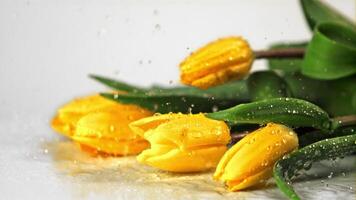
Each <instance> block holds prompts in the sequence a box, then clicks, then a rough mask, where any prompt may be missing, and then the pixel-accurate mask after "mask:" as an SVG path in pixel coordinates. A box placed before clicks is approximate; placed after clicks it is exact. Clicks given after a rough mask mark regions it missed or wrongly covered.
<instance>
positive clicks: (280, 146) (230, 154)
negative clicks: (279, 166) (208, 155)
mask: <svg viewBox="0 0 356 200" xmlns="http://www.w3.org/2000/svg"><path fill="white" fill-rule="evenodd" d="M296 148H298V137H297V135H296V134H295V133H294V132H293V130H292V129H290V128H288V127H286V126H284V125H280V124H274V123H269V124H267V126H265V127H263V128H260V129H258V130H256V131H254V132H252V133H250V134H249V135H247V136H246V137H245V138H243V139H242V140H240V141H239V142H238V143H236V144H235V145H234V146H233V147H232V148H231V149H229V150H228V151H227V152H226V153H225V154H224V156H223V157H222V159H221V160H220V162H219V164H218V166H217V168H216V171H215V173H214V178H215V179H217V180H221V181H224V182H226V185H227V186H228V188H229V190H231V191H237V190H242V189H245V188H248V187H251V186H254V185H259V184H262V183H264V181H265V180H267V179H268V178H270V177H271V175H272V170H273V165H274V164H275V162H276V161H277V160H279V159H280V158H282V157H283V155H285V154H287V153H289V152H291V151H293V150H294V149H296Z"/></svg>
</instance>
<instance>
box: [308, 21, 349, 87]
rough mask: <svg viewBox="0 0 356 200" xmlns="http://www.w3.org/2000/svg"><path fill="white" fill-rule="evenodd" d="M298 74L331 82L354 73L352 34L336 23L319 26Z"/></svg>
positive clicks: (347, 28)
mask: <svg viewBox="0 0 356 200" xmlns="http://www.w3.org/2000/svg"><path fill="white" fill-rule="evenodd" d="M302 73H303V74H304V75H306V76H309V77H311V78H315V79H325V80H332V79H338V78H342V77H346V76H350V75H352V74H355V73H356V32H355V31H354V30H352V29H350V28H349V27H347V26H345V25H343V24H340V23H322V24H319V25H318V26H317V27H316V29H315V31H314V36H313V38H312V40H311V42H310V43H309V45H308V47H307V50H306V53H305V56H304V60H303V63H302Z"/></svg>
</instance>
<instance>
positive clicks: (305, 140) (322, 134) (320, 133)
mask: <svg viewBox="0 0 356 200" xmlns="http://www.w3.org/2000/svg"><path fill="white" fill-rule="evenodd" d="M353 134H356V125H352V126H343V127H340V128H337V129H335V130H330V131H325V130H316V131H312V132H308V133H305V134H303V135H301V136H299V146H300V147H305V146H307V145H310V144H312V143H314V142H318V141H320V140H325V139H328V138H335V137H341V136H346V135H353Z"/></svg>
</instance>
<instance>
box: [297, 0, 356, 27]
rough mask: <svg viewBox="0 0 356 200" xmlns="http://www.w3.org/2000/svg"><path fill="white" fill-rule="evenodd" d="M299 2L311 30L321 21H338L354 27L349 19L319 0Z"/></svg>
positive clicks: (302, 0)
mask: <svg viewBox="0 0 356 200" xmlns="http://www.w3.org/2000/svg"><path fill="white" fill-rule="evenodd" d="M300 3H301V5H302V9H303V12H304V16H305V18H306V20H307V22H308V25H309V27H310V29H311V30H313V29H314V27H315V26H316V25H317V24H320V23H323V22H340V23H344V24H345V25H347V26H350V27H354V28H356V27H355V24H354V23H353V22H352V21H351V20H349V19H348V18H346V17H345V16H344V15H342V14H341V13H340V12H338V11H337V10H335V9H333V8H332V7H330V6H328V5H327V4H325V3H323V2H322V1H320V0H301V1H300Z"/></svg>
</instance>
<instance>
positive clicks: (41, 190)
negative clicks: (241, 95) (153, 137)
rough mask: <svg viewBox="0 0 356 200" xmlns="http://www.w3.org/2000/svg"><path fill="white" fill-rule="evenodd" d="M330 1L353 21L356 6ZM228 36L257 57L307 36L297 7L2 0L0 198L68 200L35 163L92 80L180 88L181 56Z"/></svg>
mask: <svg viewBox="0 0 356 200" xmlns="http://www.w3.org/2000/svg"><path fill="white" fill-rule="evenodd" d="M328 2H329V3H331V4H332V5H333V6H335V7H336V8H338V9H340V10H342V11H343V12H344V13H345V14H346V15H348V16H350V18H353V19H355V16H356V14H355V7H356V6H355V1H353V0H337V1H336V0H334V1H331V0H329V1H328ZM230 35H240V36H243V37H245V38H246V39H247V40H248V41H249V42H250V44H251V46H252V47H253V48H254V49H263V48H266V47H267V46H268V45H269V44H271V43H273V42H277V41H300V40H305V39H309V38H310V37H311V33H310V31H309V29H308V27H307V25H306V22H305V20H304V17H303V16H302V12H301V8H300V6H299V4H298V1H296V0H289V1H286V0H269V1H261V0H260V1H258V0H249V1H247V0H245V1H242V0H239V1H238V0H195V1H188V0H166V1H164V0H152V1H148V0H142V1H138V0H71V1H70V0H60V1H55V0H27V1H26V0H0V150H1V151H0V159H1V160H0V194H1V197H0V198H1V199H3V198H4V197H6V198H5V199H10V197H13V198H21V197H22V196H24V197H25V198H27V199H31V198H33V197H36V195H37V197H40V198H45V197H48V196H50V197H57V198H60V197H68V196H67V190H66V189H64V188H66V187H68V186H65V185H64V186H61V184H62V183H60V182H58V180H57V179H56V178H54V177H53V176H54V175H53V172H52V169H51V168H50V167H49V165H50V164H49V162H50V158H48V157H46V156H43V160H42V161H43V162H39V161H38V160H36V156H37V153H38V152H39V151H42V149H41V148H40V147H39V146H40V143H41V142H43V141H48V140H51V139H52V138H53V137H55V136H53V135H54V133H53V132H52V131H51V130H50V129H49V127H48V121H49V120H50V118H51V117H52V115H53V114H54V112H55V110H56V108H58V106H60V105H61V104H63V103H64V102H66V101H68V100H70V99H72V98H73V97H75V96H80V95H83V94H87V93H90V92H97V91H102V90H104V87H102V86H100V85H99V84H97V83H95V82H94V81H91V80H90V79H88V78H87V75H88V74H89V73H96V74H101V75H108V76H111V77H115V78H118V79H121V80H125V81H128V82H130V83H135V84H139V85H150V84H152V83H159V84H164V85H169V82H171V81H173V84H178V83H179V80H178V77H179V75H178V64H179V62H180V61H181V60H182V59H183V58H184V57H185V56H187V55H188V54H189V53H190V52H191V51H192V50H194V49H196V48H198V47H200V46H201V45H203V44H205V43H207V42H209V41H211V40H214V39H216V38H218V37H224V36H230ZM263 66H264V62H260V61H259V62H256V63H255V65H254V68H255V69H261V68H263ZM33 157H35V158H34V159H32V158H33ZM61 195H63V196H61ZM69 197H70V195H69Z"/></svg>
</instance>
